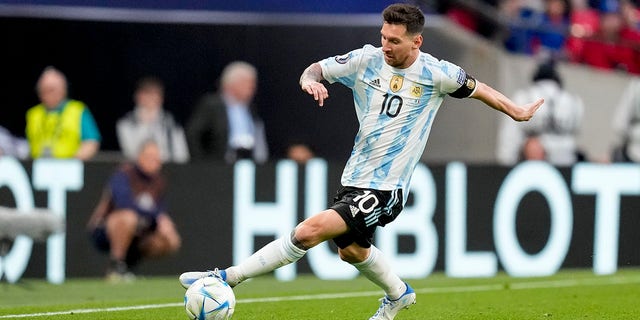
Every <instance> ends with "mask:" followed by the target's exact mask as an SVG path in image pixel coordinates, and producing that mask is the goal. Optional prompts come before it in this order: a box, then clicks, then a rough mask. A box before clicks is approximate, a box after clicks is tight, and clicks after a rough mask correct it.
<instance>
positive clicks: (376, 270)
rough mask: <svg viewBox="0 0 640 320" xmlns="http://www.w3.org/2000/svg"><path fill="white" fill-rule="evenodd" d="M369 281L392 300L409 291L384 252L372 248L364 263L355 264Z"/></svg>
mask: <svg viewBox="0 0 640 320" xmlns="http://www.w3.org/2000/svg"><path fill="white" fill-rule="evenodd" d="M353 266H354V267H356V269H358V270H359V271H360V273H362V274H363V275H364V276H365V277H367V279H369V280H370V281H371V282H373V283H375V284H376V285H377V286H378V287H380V288H382V290H384V292H385V293H386V294H387V297H389V299H391V300H396V299H398V298H400V296H402V294H403V293H404V292H405V291H406V290H407V286H406V285H405V284H404V281H402V280H401V279H400V277H398V276H397V275H396V274H395V273H393V272H392V271H391V266H389V263H388V262H387V259H385V257H384V255H383V254H382V252H381V251H380V250H379V249H378V248H376V247H375V246H371V250H370V251H369V256H368V257H367V259H365V260H364V261H362V262H358V263H354V264H353Z"/></svg>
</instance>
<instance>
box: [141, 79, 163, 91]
mask: <svg viewBox="0 0 640 320" xmlns="http://www.w3.org/2000/svg"><path fill="white" fill-rule="evenodd" d="M148 88H158V89H160V91H164V83H162V80H160V78H158V77H153V76H147V77H144V78H141V79H140V80H138V82H136V91H140V90H145V89H148Z"/></svg>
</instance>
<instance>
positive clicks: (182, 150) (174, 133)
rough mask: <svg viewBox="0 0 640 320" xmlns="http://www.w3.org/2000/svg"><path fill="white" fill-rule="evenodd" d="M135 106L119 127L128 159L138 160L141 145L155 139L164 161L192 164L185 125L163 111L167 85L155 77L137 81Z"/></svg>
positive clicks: (119, 122) (118, 124)
mask: <svg viewBox="0 0 640 320" xmlns="http://www.w3.org/2000/svg"><path fill="white" fill-rule="evenodd" d="M133 100H134V102H135V107H134V109H133V111H129V112H128V113H127V114H126V115H125V116H124V117H122V118H120V119H119V120H118V122H117V124H116V131H117V134H118V143H119V144H120V149H121V150H122V152H123V153H124V155H125V156H126V157H127V158H128V159H135V158H136V156H137V155H136V154H137V151H138V149H139V148H140V144H141V143H142V142H144V141H147V140H149V139H153V140H154V141H156V142H157V143H158V146H159V147H160V155H161V158H162V160H163V161H172V162H180V163H184V162H187V161H189V150H188V148H187V139H186V138H185V134H184V130H183V129H182V126H180V124H178V123H177V122H176V121H175V120H174V118H173V115H171V113H169V111H166V110H164V109H163V103H164V85H163V83H162V81H161V80H160V79H158V78H155V77H146V78H142V79H140V80H139V81H138V84H137V86H136V91H135V93H134V95H133Z"/></svg>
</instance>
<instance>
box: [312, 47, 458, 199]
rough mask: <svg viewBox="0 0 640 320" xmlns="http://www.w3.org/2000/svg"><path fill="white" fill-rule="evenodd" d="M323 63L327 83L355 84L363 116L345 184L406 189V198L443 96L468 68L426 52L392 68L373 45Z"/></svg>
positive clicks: (359, 112) (454, 87)
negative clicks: (404, 64)
mask: <svg viewBox="0 0 640 320" xmlns="http://www.w3.org/2000/svg"><path fill="white" fill-rule="evenodd" d="M319 63H320V66H321V67H322V76H323V77H324V79H326V80H327V81H328V82H329V83H334V82H339V83H342V84H343V85H345V86H347V87H349V88H351V90H352V91H353V102H354V104H355V108H356V115H357V117H358V121H359V122H360V127H359V130H358V134H357V135H356V137H355V142H354V146H353V150H352V151H351V156H350V158H349V160H348V161H347V164H346V166H345V168H344V171H343V173H342V179H341V183H342V185H344V186H352V187H358V188H368V189H376V190H395V189H403V195H404V201H405V202H406V198H407V195H408V194H409V192H408V191H409V190H408V188H409V185H410V180H411V175H412V173H413V171H414V169H415V166H416V165H417V163H418V161H419V160H420V157H421V156H422V152H423V151H424V148H425V145H426V143H427V138H428V136H429V132H430V131H431V125H432V123H433V119H434V117H435V115H436V112H437V111H438V108H439V107H440V105H441V104H442V101H443V99H444V96H445V95H446V94H448V93H452V92H454V91H456V90H457V89H459V88H460V87H461V86H462V84H464V83H465V80H466V73H465V72H464V70H463V69H462V68H460V67H458V66H456V65H455V64H452V63H450V62H447V61H443V60H438V59H436V58H434V57H433V56H431V55H429V54H427V53H424V52H420V55H419V57H418V58H417V59H416V61H415V62H414V63H413V64H412V65H411V66H410V67H408V68H406V69H397V68H393V67H391V66H389V65H387V64H386V63H385V61H384V54H383V52H382V49H381V48H376V47H374V46H371V45H365V46H364V47H363V48H360V49H356V50H353V51H351V52H349V53H347V54H345V55H341V56H336V57H330V58H327V59H324V60H321V61H320V62H319Z"/></svg>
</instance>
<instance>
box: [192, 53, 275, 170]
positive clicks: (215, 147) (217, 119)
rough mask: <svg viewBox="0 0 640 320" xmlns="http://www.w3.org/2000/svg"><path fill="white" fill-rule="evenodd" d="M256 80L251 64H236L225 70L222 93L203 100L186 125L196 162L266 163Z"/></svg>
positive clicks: (264, 138)
mask: <svg viewBox="0 0 640 320" xmlns="http://www.w3.org/2000/svg"><path fill="white" fill-rule="evenodd" d="M257 80H258V73H257V70H256V68H255V67H254V66H252V65H251V64H249V63H246V62H241V61H236V62H232V63H231V64H229V65H227V66H226V67H225V68H224V70H223V71H222V76H221V90H220V91H219V92H217V93H211V94H207V95H205V96H204V97H203V98H201V99H200V102H199V103H198V104H197V105H196V107H195V110H194V112H193V114H192V115H191V119H190V120H189V122H188V124H187V141H188V143H189V150H190V151H191V156H192V157H193V159H196V160H224V161H226V162H227V163H233V162H235V161H236V160H238V159H253V160H254V161H256V162H258V163H262V162H265V161H267V158H268V149H267V141H266V136H265V130H264V124H263V122H262V120H261V119H260V118H259V117H258V114H257V113H256V111H255V108H254V106H253V105H252V102H253V98H254V95H255V92H256V87H257Z"/></svg>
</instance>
